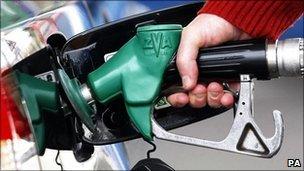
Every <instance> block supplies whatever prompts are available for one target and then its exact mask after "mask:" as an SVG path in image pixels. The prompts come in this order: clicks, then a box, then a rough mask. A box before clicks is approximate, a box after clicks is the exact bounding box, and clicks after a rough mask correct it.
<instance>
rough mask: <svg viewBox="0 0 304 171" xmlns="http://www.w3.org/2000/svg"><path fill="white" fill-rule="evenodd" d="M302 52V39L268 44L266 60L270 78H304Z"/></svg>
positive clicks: (303, 49)
mask: <svg viewBox="0 0 304 171" xmlns="http://www.w3.org/2000/svg"><path fill="white" fill-rule="evenodd" d="M303 52H304V45H303V38H292V39H286V40H279V41H276V42H275V43H268V44H267V48H266V58H267V63H268V69H269V74H270V77H271V78H277V77H281V76H283V77H304V57H303Z"/></svg>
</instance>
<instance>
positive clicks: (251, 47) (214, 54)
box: [197, 39, 269, 79]
mask: <svg viewBox="0 0 304 171" xmlns="http://www.w3.org/2000/svg"><path fill="white" fill-rule="evenodd" d="M197 63H198V68H199V74H200V77H201V78H221V79H226V78H227V79H229V78H239V76H240V74H249V75H251V76H252V77H254V78H257V79H269V72H268V66H267V59H266V40H265V39H252V40H241V41H234V42H227V43H225V44H222V45H219V46H214V47H209V48H204V49H201V50H200V51H199V53H198V58H197Z"/></svg>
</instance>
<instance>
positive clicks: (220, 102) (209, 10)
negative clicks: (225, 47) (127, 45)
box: [168, 0, 304, 108]
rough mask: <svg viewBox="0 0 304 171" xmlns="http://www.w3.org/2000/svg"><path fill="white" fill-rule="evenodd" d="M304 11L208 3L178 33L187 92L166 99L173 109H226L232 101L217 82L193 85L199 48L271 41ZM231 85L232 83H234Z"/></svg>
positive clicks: (288, 4) (291, 6) (300, 6)
mask: <svg viewBox="0 0 304 171" xmlns="http://www.w3.org/2000/svg"><path fill="white" fill-rule="evenodd" d="M303 10H304V1H296V0H295V1H278V0H271V1H270V0H269V1H253V0H251V1H228V0H226V1H208V2H207V3H206V4H205V6H204V7H203V8H202V9H201V10H200V11H199V12H198V14H199V15H198V16H197V17H196V18H195V19H194V20H193V21H192V22H191V23H189V25H188V26H186V27H185V28H184V30H183V32H182V37H181V42H180V45H179V49H178V53H177V67H178V70H179V73H180V76H181V78H182V81H183V87H184V89H186V90H188V93H176V94H173V95H171V96H169V97H168V101H169V102H170V103H171V104H172V105H173V106H175V107H182V106H184V105H186V104H187V103H189V104H190V105H191V106H192V107H196V108H199V107H203V106H205V105H207V104H208V105H209V106H211V107H220V106H226V107H230V106H231V105H232V104H233V102H234V99H233V97H232V95H231V94H229V93H224V91H223V86H222V85H221V84H220V83H217V82H212V83H210V84H209V85H203V84H200V83H197V77H198V69H197V63H196V58H197V53H198V50H199V49H200V48H204V47H208V46H214V45H217V44H220V43H224V42H226V41H230V40H241V39H249V38H252V37H255V38H256V37H267V38H268V39H272V40H275V39H276V38H277V37H278V36H279V35H280V34H281V33H282V32H283V31H284V30H286V29H287V28H288V27H289V26H290V25H291V24H292V23H294V22H295V21H296V19H297V18H299V17H300V16H301V14H302V13H303ZM234 85H235V84H234Z"/></svg>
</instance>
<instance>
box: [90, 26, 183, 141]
mask: <svg viewBox="0 0 304 171" xmlns="http://www.w3.org/2000/svg"><path fill="white" fill-rule="evenodd" d="M181 31H182V27H181V26H180V25H173V24H172V25H150V26H143V27H139V28H138V29H137V33H136V35H135V36H134V37H133V38H132V39H131V40H130V41H129V42H127V43H126V44H125V45H124V46H123V47H122V48H121V49H120V50H119V51H118V52H117V53H116V54H115V56H114V57H113V58H112V59H111V60H109V61H108V62H107V63H105V64H104V65H102V66H101V67H99V68H98V69H97V70H95V71H93V72H92V73H90V74H89V75H88V81H87V84H88V86H89V88H90V90H91V92H92V94H93V96H94V98H95V99H96V100H97V101H99V102H100V103H108V102H110V101H111V100H113V99H114V98H116V97H118V95H120V94H122V95H123V97H124V100H125V105H126V108H127V112H128V114H129V116H130V118H131V120H132V122H133V123H134V124H135V126H136V127H137V129H138V130H139V131H140V132H141V134H142V135H143V136H144V137H145V138H147V139H150V140H151V139H152V135H151V132H152V131H151V122H150V118H151V117H150V115H151V111H152V110H153V108H152V106H153V103H154V101H155V100H156V97H157V96H158V94H159V91H160V87H161V83H162V78H163V75H164V72H165V70H166V68H167V66H168V64H169V62H170V61H171V59H172V57H173V56H174V53H175V52H176V50H177V47H178V44H179V41H180V35H181Z"/></svg>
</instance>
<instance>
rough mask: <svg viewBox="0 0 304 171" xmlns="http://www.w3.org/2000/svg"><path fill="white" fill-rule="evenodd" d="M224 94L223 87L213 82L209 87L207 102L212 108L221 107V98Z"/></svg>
mask: <svg viewBox="0 0 304 171" xmlns="http://www.w3.org/2000/svg"><path fill="white" fill-rule="evenodd" d="M223 94H224V91H223V86H222V85H221V84H219V83H216V82H212V83H210V84H209V85H208V87H207V102H208V105H209V106H210V107H214V108H218V107H221V98H222V96H223Z"/></svg>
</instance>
